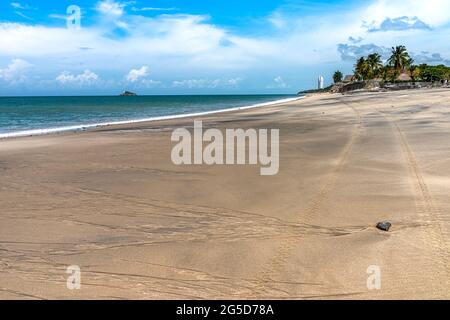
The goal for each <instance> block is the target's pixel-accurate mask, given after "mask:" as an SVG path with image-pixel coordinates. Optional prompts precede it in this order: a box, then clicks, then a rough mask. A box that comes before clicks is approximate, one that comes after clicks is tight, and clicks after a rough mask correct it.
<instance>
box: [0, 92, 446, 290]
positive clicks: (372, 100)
mask: <svg viewBox="0 0 450 320" xmlns="http://www.w3.org/2000/svg"><path fill="white" fill-rule="evenodd" d="M201 119H202V120H203V121H204V126H205V127H208V128H210V127H217V128H221V129H225V128H244V129H246V128H256V129H258V128H277V129H280V171H279V174H278V175H276V176H260V174H259V168H260V167H259V166H206V165H200V166H175V165H173V164H172V162H171V158H170V155H171V148H172V146H173V144H172V143H171V140H170V136H171V133H172V130H173V129H174V128H179V127H188V128H192V126H193V119H182V120H176V121H174V120H173V121H163V122H153V123H142V124H133V125H124V126H120V127H105V128H101V129H97V130H93V131H87V132H81V133H65V134H59V135H49V136H37V137H28V138H17V139H6V140H1V141H0V178H1V179H0V298H2V299H22V298H26V299H28V298H30V299H82V298H86V299H224V298H226V299H269V298H270V299H272V298H276V299H335V298H337V299H398V298H399V299H419V298H432V299H443V298H450V263H449V258H450V251H449V250H450V90H443V89H440V90H438V89H436V90H431V89H424V90H414V91H402V92H390V93H366V94H354V95H345V96H344V95H338V94H336V95H330V94H326V95H317V96H311V97H308V98H306V99H304V100H301V101H295V102H291V103H287V104H284V105H277V106H271V107H265V108H259V109H252V110H246V111H240V112H229V113H222V114H217V115H214V116H205V117H202V118H201ZM382 220H389V221H391V222H392V223H393V227H392V229H391V231H390V232H387V233H386V232H382V231H379V230H377V229H376V228H375V226H376V224H377V222H379V221H382ZM70 265H78V266H80V268H81V290H68V289H67V288H66V279H67V277H68V274H66V268H67V267H68V266H70ZM372 265H374V266H378V267H379V268H380V271H381V289H380V290H369V289H368V288H367V279H368V273H367V269H368V267H369V266H372Z"/></svg>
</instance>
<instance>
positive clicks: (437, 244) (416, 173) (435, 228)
mask: <svg viewBox="0 0 450 320" xmlns="http://www.w3.org/2000/svg"><path fill="white" fill-rule="evenodd" d="M373 110H375V111H376V112H377V113H379V114H380V115H381V116H383V118H384V119H385V120H386V121H387V122H388V123H389V125H390V126H391V128H392V129H393V131H394V132H395V134H396V136H397V139H398V141H399V142H400V145H401V148H402V152H403V156H404V158H405V160H406V162H407V165H408V169H409V172H410V177H411V181H412V182H413V184H414V190H415V197H414V198H415V205H416V210H417V213H418V214H419V216H420V217H421V218H423V219H425V220H427V221H429V222H430V226H431V230H427V232H426V234H425V236H426V237H427V240H428V241H427V243H426V244H427V245H428V246H429V247H430V249H431V250H432V252H434V253H435V254H436V255H437V257H438V259H437V260H438V261H437V262H438V264H439V267H440V270H439V271H438V272H439V279H444V282H445V286H444V289H442V286H440V288H437V290H438V291H439V292H440V295H441V297H443V298H444V297H447V298H448V297H449V296H450V293H449V287H450V286H449V284H450V280H449V279H450V269H449V265H450V264H449V254H450V247H449V245H448V239H447V237H446V235H445V232H444V231H443V227H442V225H441V221H440V216H441V212H440V209H439V208H438V207H437V206H436V205H435V201H434V199H433V197H432V194H431V192H430V190H429V188H428V186H427V184H426V182H425V179H424V178H423V174H422V171H421V169H420V167H419V165H418V162H417V158H416V156H415V155H414V153H413V151H412V149H411V147H410V145H409V143H408V140H407V139H406V136H405V134H404V133H403V131H402V130H401V128H400V126H399V125H398V123H397V122H396V121H395V120H394V119H392V118H391V117H390V116H388V115H387V114H386V113H384V112H383V111H380V110H379V109H377V108H375V107H373ZM433 262H436V261H434V260H433Z"/></svg>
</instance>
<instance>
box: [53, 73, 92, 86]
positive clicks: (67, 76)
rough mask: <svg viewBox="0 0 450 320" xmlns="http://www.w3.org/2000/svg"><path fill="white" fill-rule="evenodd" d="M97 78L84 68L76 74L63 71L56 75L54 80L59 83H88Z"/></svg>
mask: <svg viewBox="0 0 450 320" xmlns="http://www.w3.org/2000/svg"><path fill="white" fill-rule="evenodd" d="M98 80H99V76H98V75H97V74H95V73H94V72H92V71H90V70H84V72H83V73H80V74H78V75H73V74H71V73H70V72H67V71H65V72H62V73H61V74H60V75H59V76H57V77H56V81H58V82H59V83H61V84H75V85H90V84H93V83H96V82H97V81H98Z"/></svg>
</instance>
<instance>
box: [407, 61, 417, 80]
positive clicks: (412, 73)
mask: <svg viewBox="0 0 450 320" xmlns="http://www.w3.org/2000/svg"><path fill="white" fill-rule="evenodd" d="M416 70H417V66H416V65H414V59H413V58H409V59H408V71H409V75H410V77H411V79H412V81H413V83H414V82H416V75H417V72H416Z"/></svg>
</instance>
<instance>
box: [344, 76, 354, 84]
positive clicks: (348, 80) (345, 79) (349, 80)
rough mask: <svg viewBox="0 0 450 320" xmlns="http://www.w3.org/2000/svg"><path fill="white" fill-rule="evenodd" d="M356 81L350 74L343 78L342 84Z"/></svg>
mask: <svg viewBox="0 0 450 320" xmlns="http://www.w3.org/2000/svg"><path fill="white" fill-rule="evenodd" d="M355 80H356V77H355V76H354V75H352V74H348V75H346V76H345V77H344V80H343V81H342V82H344V83H350V82H353V81H355Z"/></svg>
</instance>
